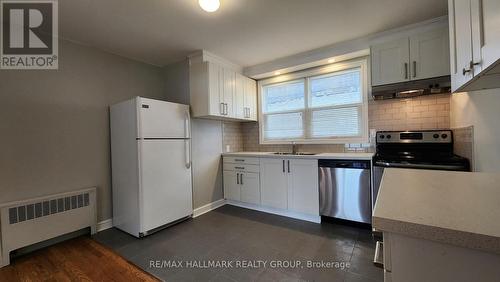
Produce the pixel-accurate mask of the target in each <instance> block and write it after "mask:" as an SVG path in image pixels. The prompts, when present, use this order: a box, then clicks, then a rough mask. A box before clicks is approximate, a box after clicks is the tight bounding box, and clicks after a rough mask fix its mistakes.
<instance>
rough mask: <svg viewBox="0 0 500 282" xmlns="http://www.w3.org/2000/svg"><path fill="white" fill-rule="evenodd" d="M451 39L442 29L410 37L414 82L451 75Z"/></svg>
mask: <svg viewBox="0 0 500 282" xmlns="http://www.w3.org/2000/svg"><path fill="white" fill-rule="evenodd" d="M449 52H450V39H449V37H448V29H447V28H442V29H438V30H434V31H430V32H426V33H421V34H417V35H415V36H412V37H410V74H411V76H410V77H411V79H412V80H417V79H426V78H433V77H439V76H445V75H450V55H449V54H450V53H449Z"/></svg>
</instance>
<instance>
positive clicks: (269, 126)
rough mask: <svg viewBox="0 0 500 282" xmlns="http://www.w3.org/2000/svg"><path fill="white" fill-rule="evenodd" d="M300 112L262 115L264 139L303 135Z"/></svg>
mask: <svg viewBox="0 0 500 282" xmlns="http://www.w3.org/2000/svg"><path fill="white" fill-rule="evenodd" d="M303 132H304V131H303V129H302V112H299V113H287V114H271V115H266V116H264V139H266V140H270V139H287V138H299V137H302V136H303Z"/></svg>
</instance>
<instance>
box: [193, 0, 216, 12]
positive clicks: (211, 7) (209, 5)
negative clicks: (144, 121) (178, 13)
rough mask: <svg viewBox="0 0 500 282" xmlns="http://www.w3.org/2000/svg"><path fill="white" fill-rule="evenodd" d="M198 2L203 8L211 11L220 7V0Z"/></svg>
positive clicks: (201, 0) (199, 0)
mask: <svg viewBox="0 0 500 282" xmlns="http://www.w3.org/2000/svg"><path fill="white" fill-rule="evenodd" d="M198 4H200V7H201V8H202V9H203V10H205V11H206V12H209V13H212V12H215V11H217V10H218V9H219V7H220V1H219V0H198Z"/></svg>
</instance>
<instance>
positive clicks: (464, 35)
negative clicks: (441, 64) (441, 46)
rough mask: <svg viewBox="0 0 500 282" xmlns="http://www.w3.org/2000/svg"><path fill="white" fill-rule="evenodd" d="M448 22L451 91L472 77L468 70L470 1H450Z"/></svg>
mask: <svg viewBox="0 0 500 282" xmlns="http://www.w3.org/2000/svg"><path fill="white" fill-rule="evenodd" d="M448 4H449V20H450V48H451V49H450V57H451V85H452V91H455V90H456V89H457V88H458V87H460V86H462V85H464V84H465V83H467V82H468V81H470V80H471V79H472V78H473V77H474V75H473V73H472V71H471V69H470V62H471V61H472V37H471V33H472V27H471V14H470V4H471V3H470V0H451V1H449V2H448Z"/></svg>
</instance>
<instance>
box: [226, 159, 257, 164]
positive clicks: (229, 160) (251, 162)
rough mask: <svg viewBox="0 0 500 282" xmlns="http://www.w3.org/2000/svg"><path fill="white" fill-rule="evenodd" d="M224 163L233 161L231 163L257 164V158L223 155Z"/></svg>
mask: <svg viewBox="0 0 500 282" xmlns="http://www.w3.org/2000/svg"><path fill="white" fill-rule="evenodd" d="M224 163H233V164H245V165H247V164H251V165H258V164H259V158H247V157H224Z"/></svg>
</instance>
